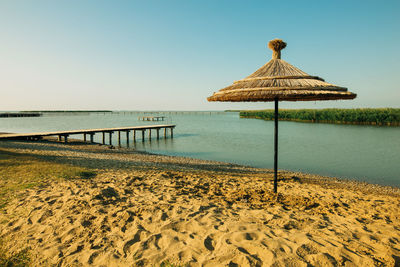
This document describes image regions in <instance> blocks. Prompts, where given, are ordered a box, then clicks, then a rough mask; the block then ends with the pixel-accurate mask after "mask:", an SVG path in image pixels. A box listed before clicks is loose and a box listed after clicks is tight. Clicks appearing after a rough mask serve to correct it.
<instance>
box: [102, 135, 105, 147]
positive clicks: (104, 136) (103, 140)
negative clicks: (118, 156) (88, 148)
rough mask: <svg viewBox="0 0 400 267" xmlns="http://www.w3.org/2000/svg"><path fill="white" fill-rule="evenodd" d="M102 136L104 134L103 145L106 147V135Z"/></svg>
mask: <svg viewBox="0 0 400 267" xmlns="http://www.w3.org/2000/svg"><path fill="white" fill-rule="evenodd" d="M102 134H103V145H105V144H106V133H105V132H102Z"/></svg>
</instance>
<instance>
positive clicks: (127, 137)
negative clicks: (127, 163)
mask: <svg viewBox="0 0 400 267" xmlns="http://www.w3.org/2000/svg"><path fill="white" fill-rule="evenodd" d="M126 146H129V131H126Z"/></svg>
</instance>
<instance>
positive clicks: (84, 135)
mask: <svg viewBox="0 0 400 267" xmlns="http://www.w3.org/2000/svg"><path fill="white" fill-rule="evenodd" d="M83 141H84V142H85V143H86V134H85V133H84V134H83Z"/></svg>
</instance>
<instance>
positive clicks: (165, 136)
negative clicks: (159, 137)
mask: <svg viewBox="0 0 400 267" xmlns="http://www.w3.org/2000/svg"><path fill="white" fill-rule="evenodd" d="M164 138H167V127H165V128H164Z"/></svg>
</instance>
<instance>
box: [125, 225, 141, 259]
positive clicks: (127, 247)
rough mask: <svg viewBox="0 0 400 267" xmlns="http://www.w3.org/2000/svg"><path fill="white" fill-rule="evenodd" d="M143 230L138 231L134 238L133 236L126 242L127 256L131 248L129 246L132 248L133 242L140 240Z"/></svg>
mask: <svg viewBox="0 0 400 267" xmlns="http://www.w3.org/2000/svg"><path fill="white" fill-rule="evenodd" d="M141 232H142V231H141V230H139V231H137V232H136V234H135V235H134V236H133V238H132V239H131V240H129V241H128V242H126V243H125V245H124V248H123V250H124V253H125V257H126V255H127V252H128V250H129V248H130V247H131V246H132V245H133V244H135V243H137V242H139V241H140V233H141Z"/></svg>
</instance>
